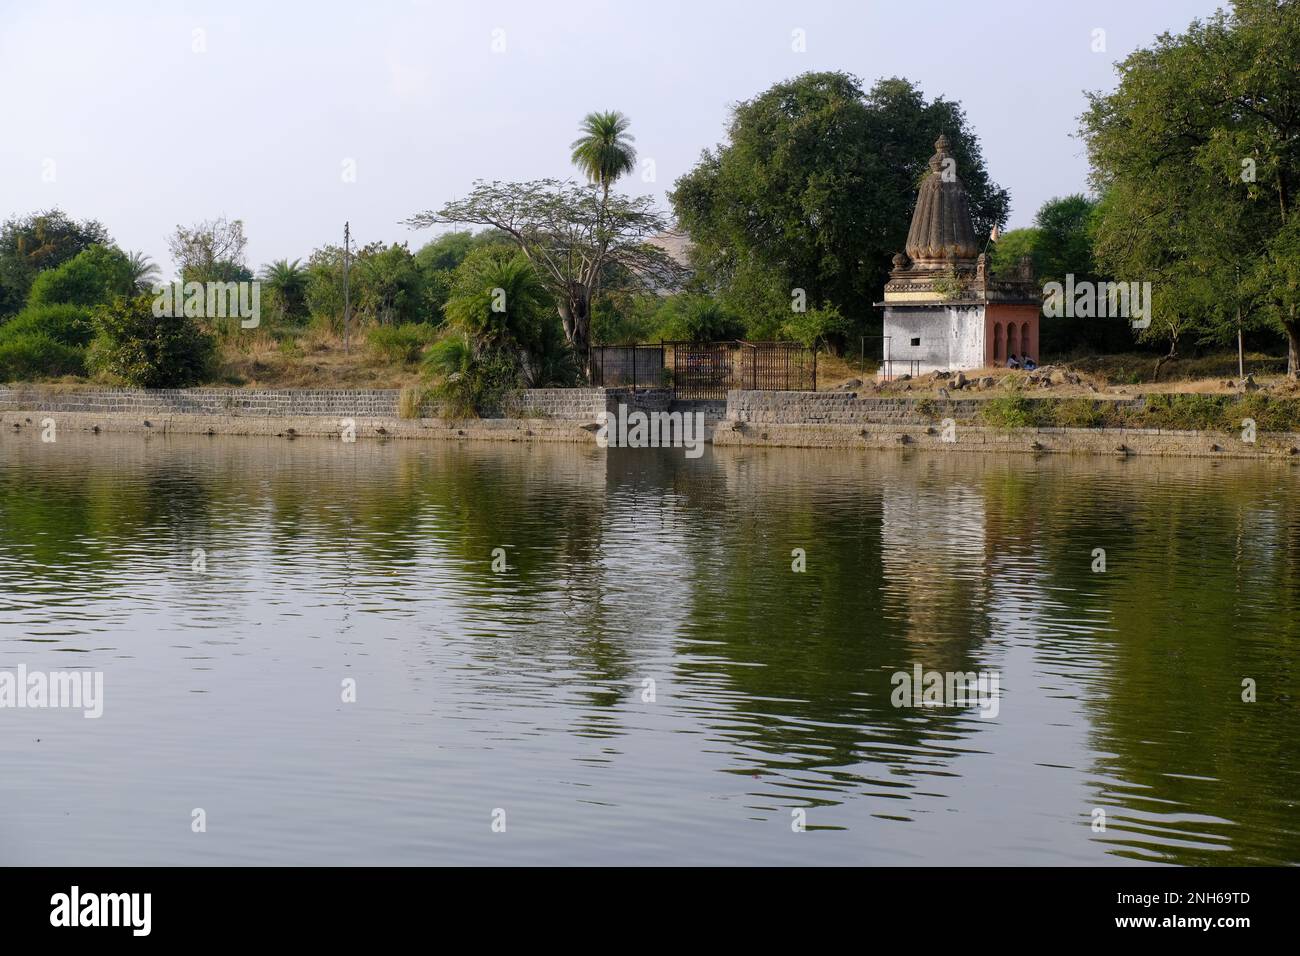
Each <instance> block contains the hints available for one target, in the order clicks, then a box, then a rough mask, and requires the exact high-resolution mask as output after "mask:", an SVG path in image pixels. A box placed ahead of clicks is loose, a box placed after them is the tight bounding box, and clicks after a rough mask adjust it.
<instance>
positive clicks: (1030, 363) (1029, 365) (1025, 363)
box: [1020, 352, 1038, 372]
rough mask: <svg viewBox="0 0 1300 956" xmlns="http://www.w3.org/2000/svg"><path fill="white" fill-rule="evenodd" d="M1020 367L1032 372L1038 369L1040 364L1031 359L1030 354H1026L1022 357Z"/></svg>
mask: <svg viewBox="0 0 1300 956" xmlns="http://www.w3.org/2000/svg"><path fill="white" fill-rule="evenodd" d="M1020 367H1021V368H1023V369H1024V370H1025V371H1026V372H1032V371H1033V370H1034V369H1036V368H1038V363H1037V362H1035V361H1034V360H1033V359H1031V358H1030V357H1029V353H1028V352H1026V353H1025V354H1024V355H1022V356H1020Z"/></svg>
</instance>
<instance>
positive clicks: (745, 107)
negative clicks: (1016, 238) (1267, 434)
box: [671, 73, 1009, 330]
mask: <svg viewBox="0 0 1300 956" xmlns="http://www.w3.org/2000/svg"><path fill="white" fill-rule="evenodd" d="M941 133H942V134H946V135H947V137H948V140H949V142H950V143H951V144H952V146H951V148H952V151H953V155H954V158H955V160H956V162H957V167H956V170H955V172H956V174H957V176H958V178H960V180H961V181H962V183H963V184H964V185H965V187H966V190H967V192H968V193H969V196H970V206H971V212H972V217H973V219H974V224H975V229H976V234H977V235H979V236H987V235H988V234H989V231H990V230H991V229H992V227H993V226H994V225H1001V224H1002V223H1004V222H1005V221H1006V216H1007V209H1008V205H1009V200H1008V197H1007V193H1006V190H1004V189H1001V188H1000V187H998V186H997V185H996V184H995V183H993V182H992V180H991V179H990V178H989V176H988V173H987V171H986V170H985V168H984V161H983V158H982V156H981V153H980V148H979V142H978V140H977V138H976V137H975V135H974V132H973V131H972V130H971V129H970V126H969V124H968V123H967V121H966V117H965V114H964V113H963V111H962V109H961V107H960V105H959V104H957V103H954V102H951V101H948V100H944V99H942V98H938V99H934V100H926V98H925V96H924V95H923V94H922V92H921V91H920V90H919V89H917V87H916V86H914V85H913V84H912V83H910V82H908V81H907V80H903V79H897V78H894V79H887V80H881V81H880V82H878V83H877V84H876V85H875V86H874V87H872V89H871V90H870V91H869V92H864V90H863V88H862V85H861V82H860V81H859V80H858V79H857V78H856V77H854V76H851V75H849V74H847V73H805V74H803V75H802V76H799V77H796V78H795V79H792V80H787V81H785V82H782V83H778V84H776V85H775V86H773V87H771V88H770V89H768V90H766V91H764V92H763V93H761V94H759V95H758V96H756V97H755V98H753V99H752V100H748V101H746V102H743V103H741V104H739V105H738V106H736V108H735V110H734V112H733V114H732V118H731V122H730V124H729V126H728V128H727V138H726V141H725V142H724V143H722V144H721V145H719V146H718V147H717V148H716V149H713V150H706V151H705V152H704V153H703V154H702V156H701V157H700V161H699V164H698V165H697V166H696V167H695V168H694V169H693V170H692V171H691V172H689V173H687V174H686V175H684V176H682V177H681V178H680V179H678V180H677V182H676V184H675V189H674V191H673V193H672V194H671V199H672V203H673V209H674V211H675V212H676V215H677V220H678V222H679V224H680V225H681V227H682V228H683V229H685V230H686V232H687V233H688V234H689V235H690V239H691V242H692V244H693V247H694V249H693V258H694V262H695V265H696V266H697V268H698V270H699V272H700V275H701V277H702V278H703V279H704V280H705V281H706V282H708V283H709V284H711V285H713V286H714V287H716V288H717V289H718V290H719V292H720V294H721V295H722V297H723V299H724V301H725V302H726V303H727V304H728V305H729V306H730V307H731V308H733V309H734V310H735V311H737V312H740V313H741V314H744V315H746V316H747V317H748V318H750V320H751V324H757V326H758V327H759V328H761V329H763V330H769V329H771V330H779V329H781V328H782V327H783V326H784V325H785V324H786V321H787V319H788V318H789V316H790V314H791V312H792V311H794V309H793V308H792V305H794V304H795V303H796V302H800V301H801V302H802V304H804V305H806V307H807V308H808V309H813V308H817V307H820V306H826V307H834V308H835V309H838V311H839V312H840V314H842V315H843V316H844V317H846V318H847V319H848V320H849V322H851V323H852V325H853V327H854V328H856V329H863V330H865V329H867V328H868V327H869V326H870V327H875V325H876V323H877V322H878V321H879V319H878V313H876V312H875V310H873V308H872V303H873V302H875V301H878V300H879V298H880V295H881V293H882V291H883V286H884V282H885V278H886V276H887V274H888V271H889V268H890V260H891V258H892V257H893V255H894V253H896V252H901V251H903V246H904V244H905V240H906V237H907V231H908V227H909V225H910V222H911V215H912V209H913V207H914V206H915V202H916V193H917V189H918V186H919V183H920V181H921V179H922V178H923V176H924V175H925V174H926V173H927V172H928V166H927V162H928V160H929V158H930V156H931V155H932V154H933V153H934V143H935V140H936V138H937V137H938V136H939V134H941ZM800 290H801V291H802V294H801V295H800Z"/></svg>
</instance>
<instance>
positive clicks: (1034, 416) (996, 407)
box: [980, 395, 1042, 428]
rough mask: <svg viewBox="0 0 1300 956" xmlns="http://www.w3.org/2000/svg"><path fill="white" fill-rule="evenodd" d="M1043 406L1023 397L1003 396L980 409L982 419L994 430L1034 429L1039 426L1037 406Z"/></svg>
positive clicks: (992, 399)
mask: <svg viewBox="0 0 1300 956" xmlns="http://www.w3.org/2000/svg"><path fill="white" fill-rule="evenodd" d="M1041 404H1042V403H1041V402H1035V401H1034V400H1032V399H1028V398H1025V397H1024V396H1022V395H1002V396H999V397H998V398H990V399H989V400H988V401H986V402H985V403H984V404H983V405H982V406H981V407H980V419H981V420H982V421H983V422H984V424H986V425H991V426H992V427H994V428H1034V427H1036V426H1037V425H1038V424H1039V412H1038V408H1037V407H1036V406H1038V405H1041Z"/></svg>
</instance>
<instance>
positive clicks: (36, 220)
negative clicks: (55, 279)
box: [0, 209, 113, 319]
mask: <svg viewBox="0 0 1300 956" xmlns="http://www.w3.org/2000/svg"><path fill="white" fill-rule="evenodd" d="M112 241H113V240H112V239H111V238H110V237H109V235H108V230H107V229H105V228H104V226H103V225H102V224H100V223H99V222H97V221H95V220H94V219H87V220H84V221H82V222H77V221H76V220H74V219H71V218H70V217H69V216H67V215H66V214H65V213H63V212H62V211H60V210H58V209H47V210H45V211H44V212H35V213H32V214H30V215H27V216H18V217H14V218H12V219H8V220H6V221H5V223H4V224H3V225H2V226H0V319H3V318H4V317H5V316H8V315H13V314H14V313H16V312H18V311H19V309H21V308H22V307H23V305H24V304H25V303H26V302H27V295H28V293H29V292H30V291H31V287H32V282H33V281H34V280H35V278H36V276H37V274H39V273H40V272H43V271H44V270H46V269H53V268H55V267H57V266H59V265H62V264H63V263H64V262H67V261H68V260H69V259H71V258H72V257H73V256H75V255H76V254H77V253H79V252H81V251H83V250H85V249H88V248H90V247H91V246H93V245H104V246H107V245H110V244H111V243H112Z"/></svg>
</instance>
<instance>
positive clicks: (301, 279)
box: [259, 259, 307, 322]
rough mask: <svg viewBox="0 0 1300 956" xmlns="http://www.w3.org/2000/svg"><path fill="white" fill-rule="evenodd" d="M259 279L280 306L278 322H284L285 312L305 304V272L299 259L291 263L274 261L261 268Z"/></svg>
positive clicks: (280, 260) (286, 260)
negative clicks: (273, 294)
mask: <svg viewBox="0 0 1300 956" xmlns="http://www.w3.org/2000/svg"><path fill="white" fill-rule="evenodd" d="M259 278H260V279H261V281H262V284H263V285H265V286H266V288H267V290H268V291H270V292H273V293H275V298H276V301H277V302H278V303H279V305H280V321H282V322H283V321H284V316H285V313H286V312H287V311H290V310H294V311H296V309H297V307H298V306H300V305H304V304H305V302H306V295H307V270H306V269H305V268H304V267H303V265H302V260H301V259H294V260H293V262H290V261H289V260H288V259H276V260H275V261H274V262H272V263H271V264H270V265H269V266H262V274H261V276H259Z"/></svg>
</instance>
